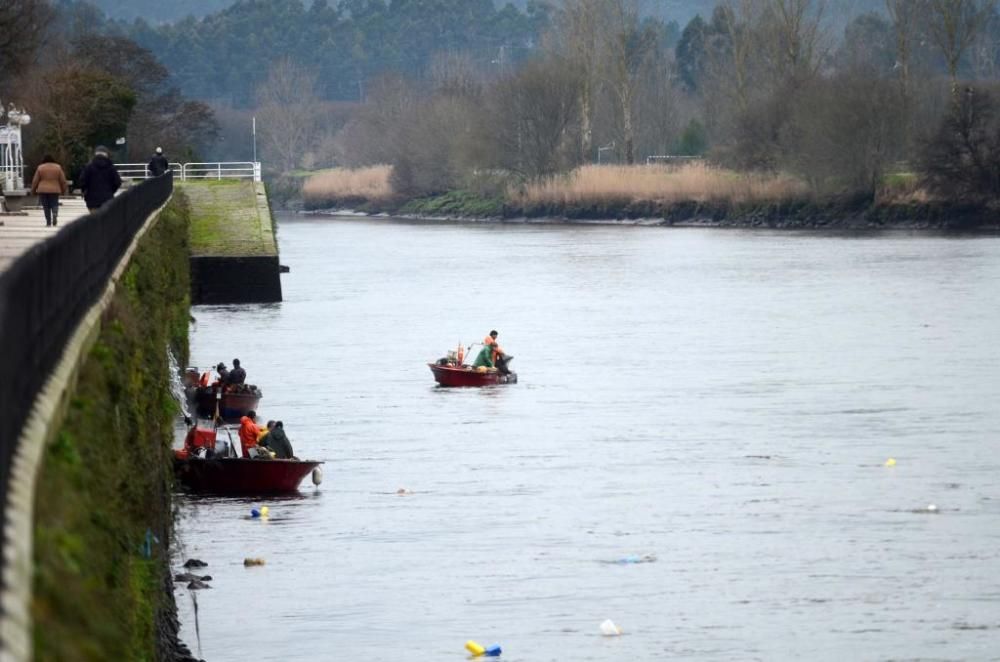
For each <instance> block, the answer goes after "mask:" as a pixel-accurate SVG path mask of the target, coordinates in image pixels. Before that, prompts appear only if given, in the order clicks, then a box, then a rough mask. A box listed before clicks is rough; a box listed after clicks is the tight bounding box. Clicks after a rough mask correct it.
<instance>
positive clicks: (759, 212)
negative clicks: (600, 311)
mask: <svg viewBox="0 0 1000 662" xmlns="http://www.w3.org/2000/svg"><path fill="white" fill-rule="evenodd" d="M415 202H416V203H419V201H408V202H406V203H401V204H399V203H397V204H385V203H380V204H375V203H372V202H363V201H358V200H352V201H342V202H340V203H334V204H332V205H331V206H329V207H324V208H321V209H315V208H314V209H298V210H296V211H301V212H302V213H305V214H311V215H319V216H357V217H359V218H399V219H410V220H422V221H434V222H460V223H468V222H487V223H531V224H575V225H589V224H594V225H642V226H661V227H678V228H744V229H772V230H827V231H860V230H910V231H913V230H929V231H957V232H984V233H993V232H998V231H1000V211H998V210H995V209H992V208H990V207H985V206H978V205H963V204H952V203H942V202H935V203H921V204H874V205H873V204H870V203H860V204H859V203H857V202H855V203H853V204H852V203H850V202H846V203H845V202H844V201H830V202H826V203H816V202H812V201H794V202H788V203H775V204H769V205H757V206H727V205H720V204H708V203H700V202H686V203H677V204H671V205H669V206H667V205H656V204H646V203H634V204H627V205H621V206H617V207H615V206H605V205H595V206H590V207H567V206H557V205H551V206H545V207H534V208H530V209H525V208H519V207H512V206H506V205H505V206H503V208H502V209H500V210H499V213H494V214H486V215H483V214H475V213H464V212H463V210H462V209H447V210H446V211H445V213H440V210H438V209H434V210H431V209H429V210H428V212H426V213H424V212H421V211H420V205H419V204H415Z"/></svg>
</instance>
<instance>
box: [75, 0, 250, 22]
mask: <svg viewBox="0 0 1000 662" xmlns="http://www.w3.org/2000/svg"><path fill="white" fill-rule="evenodd" d="M90 3H91V4H93V5H94V6H95V7H97V8H98V9H100V10H101V11H103V12H104V13H105V14H106V15H107V16H108V18H113V19H116V20H120V21H132V20H134V19H136V18H139V17H142V18H144V19H146V20H147V21H149V22H151V23H171V22H173V21H178V20H180V19H182V18H184V17H186V16H196V17H201V16H205V15H206V14H212V13H214V12H217V11H219V10H222V9H225V8H226V7H228V6H230V5H232V4H235V3H236V0H90Z"/></svg>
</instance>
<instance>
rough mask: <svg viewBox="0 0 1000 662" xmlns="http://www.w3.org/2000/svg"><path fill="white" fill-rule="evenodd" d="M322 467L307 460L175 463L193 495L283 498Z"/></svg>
mask: <svg viewBox="0 0 1000 662" xmlns="http://www.w3.org/2000/svg"><path fill="white" fill-rule="evenodd" d="M320 464H322V462H309V461H305V460H250V459H246V458H242V457H220V458H211V459H202V458H199V457H189V458H188V459H181V458H179V457H178V458H175V459H174V473H175V475H176V476H177V480H179V481H180V482H181V483H182V484H183V485H184V487H186V488H187V489H188V490H190V491H192V492H203V493H210V494H281V493H287V492H295V491H296V490H298V489H299V483H301V482H302V479H303V478H305V477H306V476H307V475H308V474H309V473H310V472H312V470H313V469H315V468H316V467H318V466H319V465H320ZM313 482H316V477H315V476H314V481H313ZM317 484H318V483H317Z"/></svg>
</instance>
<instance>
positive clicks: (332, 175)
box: [302, 165, 393, 202]
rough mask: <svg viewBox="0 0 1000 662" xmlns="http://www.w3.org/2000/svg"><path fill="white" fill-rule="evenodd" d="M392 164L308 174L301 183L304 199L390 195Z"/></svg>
mask: <svg viewBox="0 0 1000 662" xmlns="http://www.w3.org/2000/svg"><path fill="white" fill-rule="evenodd" d="M391 175H392V166H388V165H376V166H369V167H365V168H331V169H330V170H324V171H322V172H319V173H316V174H315V175H312V176H311V177H309V178H308V179H307V180H306V181H305V184H303V185H302V195H303V196H304V197H305V199H306V201H307V202H310V201H313V202H315V201H324V200H348V199H350V200H374V201H381V200H387V199H389V198H391V197H392V196H393V188H392V185H391V184H390V178H391Z"/></svg>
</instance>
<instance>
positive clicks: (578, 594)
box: [177, 216, 1000, 662]
mask: <svg viewBox="0 0 1000 662" xmlns="http://www.w3.org/2000/svg"><path fill="white" fill-rule="evenodd" d="M279 240H280V249H281V257H282V262H283V263H284V264H288V265H289V266H290V267H291V273H289V274H286V275H284V276H283V277H282V278H283V287H284V294H285V301H284V302H283V303H281V304H279V305H261V306H239V307H199V308H196V309H195V310H194V313H193V314H194V315H195V317H196V318H197V323H196V324H195V325H194V326H193V329H192V344H191V349H192V362H193V363H195V364H197V365H202V366H205V365H209V364H214V363H215V362H217V361H219V360H223V361H225V362H226V363H227V364H228V363H229V362H230V360H231V359H232V358H233V357H239V358H240V359H241V360H242V362H243V365H244V367H245V368H246V369H247V372H248V374H249V381H251V382H253V383H256V384H258V385H260V386H261V388H262V389H263V392H264V400H263V401H262V403H261V407H260V412H261V417H262V418H263V419H264V420H267V419H269V418H274V419H281V420H283V421H284V423H285V428H286V430H287V431H288V433H289V437H290V439H291V440H292V443H293V444H294V446H295V450H296V453H297V454H298V455H299V456H300V457H303V458H313V459H322V460H324V461H325V462H326V464H325V467H324V469H325V481H324V482H323V484H322V485H321V486H320V488H319V489H316V488H314V487H313V486H312V485H311V484H309V482H308V479H307V481H306V483H305V484H304V486H303V490H302V493H301V496H299V497H297V498H293V499H284V500H271V501H265V502H260V501H248V500H239V499H192V498H186V497H185V498H183V499H182V500H181V502H180V507H179V511H180V520H179V525H178V529H179V534H178V537H179V543H180V545H181V546H182V549H181V550H180V551H179V552H178V554H179V555H182V556H184V557H189V556H194V557H198V558H201V559H204V560H206V561H208V563H209V564H210V565H209V567H208V568H207V569H206V571H207V572H208V573H210V574H211V575H212V576H213V578H214V580H213V581H212V588H211V589H210V590H204V591H200V592H198V595H197V601H198V616H197V619H196V618H195V615H194V608H193V602H192V597H191V596H190V594H189V592H188V591H187V589H182V588H178V591H177V600H178V604H179V608H180V610H181V618H182V621H183V623H184V626H183V632H182V635H183V637H184V639H185V640H186V641H187V642H188V643H189V644H190V645H191V647H192V649H195V650H196V652H197V649H198V646H199V644H198V641H199V637H200V650H201V655H202V656H203V657H204V658H205V659H207V660H208V661H209V662H223V661H245V660H275V661H278V660H281V661H284V660H298V659H314V660H345V661H355V660H357V661H360V660H364V661H366V662H371V661H380V660H401V659H406V660H460V659H465V658H466V657H467V654H466V653H465V651H464V649H463V645H464V643H465V641H466V640H468V639H474V640H476V641H479V642H480V643H482V644H484V645H489V644H492V643H499V644H501V645H502V646H503V649H504V653H503V657H502V659H505V660H508V661H513V660H521V661H535V660H541V661H545V660H568V659H571V660H577V661H584V660H597V661H610V660H614V661H620V660H665V659H690V660H754V659H759V660H792V659H809V660H837V661H841V660H845V659H850V660H885V659H896V660H903V659H913V658H921V659H949V660H952V659H954V660H980V659H982V660H986V659H1000V572H998V570H1000V480H998V476H1000V454H998V453H997V447H998V441H1000V406H998V398H997V393H996V390H997V386H998V384H1000V378H998V369H1000V333H998V332H1000V307H998V306H997V293H998V291H1000V237H964V238H963V237H945V236H935V235H928V234H912V235H911V234H882V235H862V236H858V235H851V236H829V235H827V236H822V235H818V234H816V233H802V234H799V233H792V232H768V231H736V230H710V229H706V230H702V229H664V228H648V227H608V226H571V227H566V226H558V225H551V226H539V225H487V224H429V223H426V224H425V223H416V222H393V221H388V220H367V219H364V220H358V219H336V218H327V219H322V218H302V217H295V216H285V217H281V218H280V224H279ZM491 328H496V329H498V330H499V332H500V342H501V344H502V345H503V346H504V348H505V349H506V350H507V351H508V352H509V353H511V354H513V355H514V356H515V357H516V358H515V360H514V361H513V364H512V367H513V368H514V369H515V370H517V371H518V373H519V376H520V383H519V384H516V385H511V386H502V387H495V388H492V389H483V390H475V389H469V390H447V389H439V388H435V387H434V383H433V380H432V376H431V373H430V371H429V370H428V368H427V366H426V363H427V362H428V361H432V360H434V359H436V358H438V357H440V356H442V355H443V354H444V353H445V352H446V351H447V350H448V349H452V348H454V347H455V346H456V345H457V344H458V343H459V341H461V342H463V343H465V344H469V343H471V342H474V341H479V340H481V339H482V337H483V336H484V335H486V333H488V332H489V330H490V329H491ZM888 458H894V459H895V460H896V464H895V466H888V467H887V466H885V462H886V460H887V459H888ZM401 489H402V490H405V493H404V494H398V491H399V490H401ZM931 504H933V505H934V506H936V511H934V512H928V509H927V508H928V506H929V505H931ZM260 505H268V506H269V508H270V511H271V517H270V519H269V520H268V521H260V520H251V519H248V517H247V516H248V515H249V511H250V509H251V508H253V507H258V506H260ZM647 555H649V557H655V560H652V558H649V559H647V560H649V561H651V562H643V563H633V562H631V561H635V560H637V559H639V560H642V559H643V557H644V556H647ZM245 557H261V558H264V559H266V565H265V566H263V567H255V568H245V567H244V566H243V559H244V558H245ZM178 586H180V585H178ZM605 619H612V620H613V621H614V622H615V623H616V624H618V625H619V626H620V627H621V628H622V629H623V630H624V633H625V634H624V635H623V636H621V637H617V638H615V637H610V638H609V637H602V636H601V635H600V630H599V626H600V623H601V622H602V621H604V620H605ZM196 621H197V626H198V628H197V629H198V633H197V634H196V632H195V623H196Z"/></svg>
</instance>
